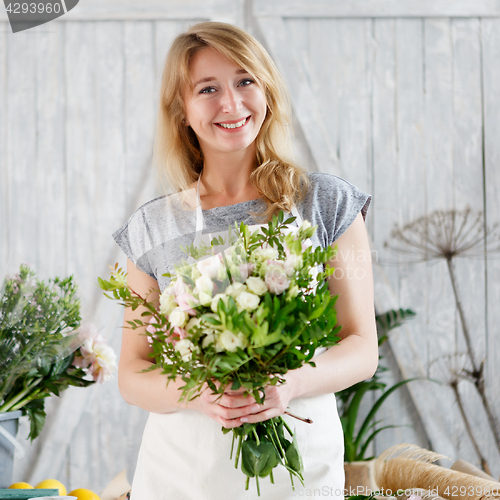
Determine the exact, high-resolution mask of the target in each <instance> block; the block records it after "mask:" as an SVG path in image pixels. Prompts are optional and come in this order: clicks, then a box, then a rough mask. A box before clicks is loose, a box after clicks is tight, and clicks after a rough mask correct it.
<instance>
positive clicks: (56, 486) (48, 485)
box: [35, 479, 67, 497]
mask: <svg viewBox="0 0 500 500" xmlns="http://www.w3.org/2000/svg"><path fill="white" fill-rule="evenodd" d="M35 488H38V489H39V490H59V495H61V496H62V497H63V496H65V495H66V493H67V491H66V487H65V486H64V484H62V483H61V481H58V480H57V479H44V480H43V481H42V482H40V483H38V484H37V485H36V486H35Z"/></svg>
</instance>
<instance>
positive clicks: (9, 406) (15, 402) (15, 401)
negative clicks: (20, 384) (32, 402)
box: [0, 377, 43, 413]
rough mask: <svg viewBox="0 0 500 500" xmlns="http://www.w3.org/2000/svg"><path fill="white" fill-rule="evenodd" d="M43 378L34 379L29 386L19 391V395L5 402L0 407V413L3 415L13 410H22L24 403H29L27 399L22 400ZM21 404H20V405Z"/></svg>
mask: <svg viewBox="0 0 500 500" xmlns="http://www.w3.org/2000/svg"><path fill="white" fill-rule="evenodd" d="M42 380H43V377H41V378H38V379H35V380H34V381H33V382H32V383H31V384H29V385H28V386H27V387H26V389H24V391H21V392H20V393H19V394H17V395H16V396H14V397H13V398H11V399H9V400H8V401H6V402H5V403H4V404H3V405H2V406H0V413H5V412H7V411H13V409H14V407H15V409H17V410H18V409H20V408H22V407H23V406H24V405H25V404H26V403H28V402H29V398H27V400H26V401H22V399H23V398H24V397H25V396H26V395H27V394H29V393H30V392H31V390H32V389H33V388H34V387H36V386H37V385H38V384H39V383H40V382H41V381H42ZM21 403H22V404H21Z"/></svg>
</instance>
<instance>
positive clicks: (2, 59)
mask: <svg viewBox="0 0 500 500" xmlns="http://www.w3.org/2000/svg"><path fill="white" fill-rule="evenodd" d="M7 29H8V26H7V23H5V22H0V68H1V74H2V75H5V74H6V68H7ZM0 95H1V96H7V95H8V94H7V79H6V78H5V76H3V77H2V78H0ZM0 116H3V117H5V116H7V99H5V97H3V98H1V99H0ZM7 127H8V123H7V121H6V120H5V118H4V119H3V120H0V207H1V210H2V213H3V214H4V217H2V218H1V219H0V273H2V276H4V275H5V274H6V273H7V272H8V270H7V264H8V258H9V237H10V234H9V233H10V231H11V228H10V227H9V224H8V222H7V219H6V215H7V214H8V208H9V185H10V182H9V170H8V168H7V161H8V149H7V144H8V140H7Z"/></svg>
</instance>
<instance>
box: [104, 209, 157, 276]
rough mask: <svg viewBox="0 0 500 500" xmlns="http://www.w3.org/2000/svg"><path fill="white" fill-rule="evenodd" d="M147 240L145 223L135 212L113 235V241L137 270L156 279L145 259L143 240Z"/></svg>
mask: <svg viewBox="0 0 500 500" xmlns="http://www.w3.org/2000/svg"><path fill="white" fill-rule="evenodd" d="M147 238H148V230H147V224H146V221H145V220H144V218H143V214H142V212H141V211H137V212H136V213H135V214H134V215H133V216H132V217H131V218H130V219H129V220H128V221H127V222H126V223H125V224H124V225H123V226H122V227H121V228H120V229H118V230H117V231H115V232H114V233H113V239H114V240H115V241H116V243H117V244H118V246H119V247H120V248H121V249H122V250H123V252H124V253H125V255H126V256H127V257H128V258H129V259H130V260H131V261H132V262H133V263H134V264H135V265H136V267H137V268H138V269H140V270H141V271H143V272H145V273H146V274H148V275H149V276H151V277H152V278H156V276H155V274H154V272H153V269H152V267H151V264H150V262H149V260H148V258H147V252H146V251H145V250H144V248H145V240H146V239H147Z"/></svg>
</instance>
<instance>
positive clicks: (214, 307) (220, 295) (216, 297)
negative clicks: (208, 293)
mask: <svg viewBox="0 0 500 500" xmlns="http://www.w3.org/2000/svg"><path fill="white" fill-rule="evenodd" d="M221 299H222V300H223V301H224V303H225V304H227V295H226V294H224V293H218V294H216V295H214V298H213V299H212V302H211V303H210V309H212V311H213V312H214V313H216V312H217V304H218V303H219V300H221Z"/></svg>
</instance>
